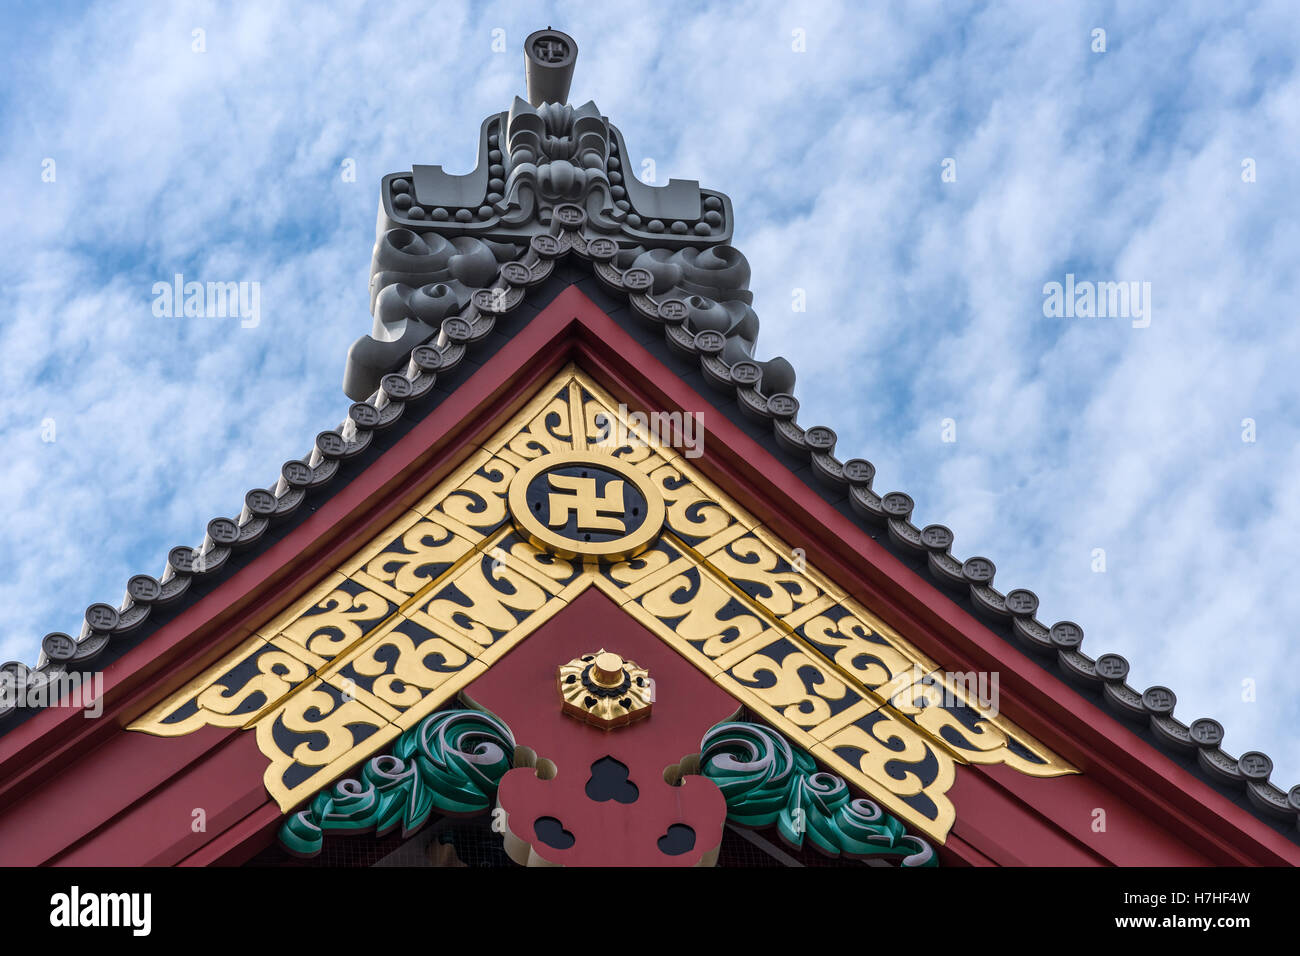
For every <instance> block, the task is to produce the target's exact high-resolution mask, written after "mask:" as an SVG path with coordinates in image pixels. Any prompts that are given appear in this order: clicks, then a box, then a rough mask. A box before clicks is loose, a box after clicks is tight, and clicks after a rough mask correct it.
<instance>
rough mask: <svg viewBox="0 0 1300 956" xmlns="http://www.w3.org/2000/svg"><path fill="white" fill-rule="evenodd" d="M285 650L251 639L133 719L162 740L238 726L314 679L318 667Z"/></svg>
mask: <svg viewBox="0 0 1300 956" xmlns="http://www.w3.org/2000/svg"><path fill="white" fill-rule="evenodd" d="M302 656H303V655H298V654H295V653H293V652H291V651H290V650H285V648H284V646H283V640H282V639H281V640H278V641H276V642H271V641H265V640H263V639H262V638H260V637H253V638H250V639H249V640H247V641H245V642H244V644H243V645H242V646H241V647H240V648H239V649H238V650H237V651H235V652H234V653H233V654H232V655H230V656H229V657H228V658H227V659H226V660H225V661H223V662H222V663H221V664H220V665H218V666H217V668H215V671H216V672H215V673H213V672H212V671H209V672H208V673H205V674H203V675H202V676H201V677H199V678H198V679H196V680H194V681H191V682H190V684H189V685H187V686H186V688H184V689H183V690H182V691H181V692H180V693H178V694H175V695H173V696H172V697H170V698H168V699H167V700H166V701H164V702H163V703H162V704H161V705H160V706H158V707H155V708H154V709H153V710H151V711H149V712H148V713H147V714H145V715H144V716H142V717H141V718H140V719H139V721H137V728H138V729H145V728H146V727H147V728H148V729H149V732H150V733H153V734H155V735H156V736H160V737H180V736H183V735H184V734H188V733H191V732H193V731H195V730H198V729H199V728H200V727H203V726H206V725H209V724H211V725H214V726H217V727H242V726H245V725H247V724H248V723H250V722H251V721H253V720H254V719H256V718H257V715H258V714H260V713H262V712H263V711H265V710H267V709H268V708H270V707H272V706H274V705H275V704H277V703H279V702H280V700H282V699H283V698H284V697H285V696H286V695H287V694H288V693H289V692H290V691H291V690H293V689H294V688H295V687H297V686H298V685H300V684H302V683H303V682H304V681H306V680H308V679H309V678H311V677H312V676H314V675H315V673H316V670H317V665H319V664H321V663H324V662H323V661H319V660H318V661H317V665H313V664H311V663H308V662H307V661H305V660H302V659H301V657H302Z"/></svg>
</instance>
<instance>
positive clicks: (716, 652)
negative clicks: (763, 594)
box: [629, 557, 770, 673]
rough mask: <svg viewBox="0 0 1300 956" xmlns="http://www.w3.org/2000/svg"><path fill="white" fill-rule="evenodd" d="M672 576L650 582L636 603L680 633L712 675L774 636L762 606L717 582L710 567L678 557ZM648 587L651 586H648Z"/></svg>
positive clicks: (678, 639)
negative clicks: (739, 652)
mask: <svg viewBox="0 0 1300 956" xmlns="http://www.w3.org/2000/svg"><path fill="white" fill-rule="evenodd" d="M665 571H666V573H661V574H659V575H657V576H656V577H654V578H649V579H645V581H644V582H643V583H642V584H641V586H638V587H637V588H636V590H637V591H638V592H639V593H638V596H637V597H636V598H635V599H634V601H633V605H631V606H629V609H631V607H632V606H635V607H636V608H637V609H639V610H640V611H643V612H644V615H642V614H638V615H637V616H638V617H643V616H648V617H651V618H653V619H654V620H655V621H656V622H658V624H659V625H660V627H661V628H662V629H664V630H666V631H668V632H670V633H671V634H673V635H674V638H675V641H674V643H675V644H676V645H677V646H678V649H679V650H682V651H683V652H684V653H686V656H688V657H690V658H691V659H692V660H693V661H694V662H695V664H696V665H697V666H699V667H701V669H703V670H705V671H709V672H711V673H715V672H718V671H720V670H722V669H723V667H724V665H725V661H726V660H729V659H730V658H732V657H733V656H734V655H735V652H736V651H737V649H741V648H745V647H748V646H750V645H752V644H753V643H754V642H755V640H756V639H758V638H760V636H761V635H763V634H765V633H769V632H770V628H769V623H768V621H767V620H766V619H765V618H764V616H763V614H762V613H761V611H760V610H759V609H758V608H755V607H754V606H753V605H751V604H749V603H748V602H746V601H745V600H744V599H743V598H742V597H740V596H738V595H737V594H736V593H735V592H734V591H733V590H732V589H731V588H729V587H727V586H726V584H725V583H724V582H722V581H720V580H719V579H718V578H716V577H715V576H714V575H713V574H712V573H711V572H710V571H709V569H708V568H706V567H704V566H702V565H699V564H695V563H692V562H691V561H690V559H688V558H685V557H682V558H678V559H677V561H676V562H673V563H671V564H669V565H667V566H666V568H665ZM647 585H648V586H647Z"/></svg>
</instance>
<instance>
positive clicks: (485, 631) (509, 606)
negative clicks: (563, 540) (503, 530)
mask: <svg viewBox="0 0 1300 956" xmlns="http://www.w3.org/2000/svg"><path fill="white" fill-rule="evenodd" d="M559 590H560V588H559V587H558V586H555V585H550V586H549V587H548V586H545V585H543V584H540V583H538V581H536V580H535V579H533V578H532V577H529V576H528V575H527V574H525V573H523V571H521V570H519V569H518V568H517V567H516V566H515V565H514V563H513V562H512V561H509V560H505V561H503V560H501V559H500V558H497V557H493V555H492V554H491V553H490V552H482V551H480V552H479V553H478V554H477V555H476V557H475V559H474V560H472V561H470V562H468V563H467V564H465V565H463V566H462V567H461V568H460V569H459V570H458V571H456V572H454V573H453V574H452V575H451V576H450V577H449V578H448V580H447V581H446V582H445V583H443V584H441V585H440V586H438V587H436V588H435V589H434V590H433V591H432V592H431V595H430V597H429V598H428V600H426V601H424V602H423V603H421V604H418V605H417V606H416V608H415V609H414V610H412V611H411V613H410V615H409V616H410V617H411V618H412V619H413V620H415V621H417V622H419V623H421V624H424V625H425V626H427V627H429V628H430V629H431V630H434V631H437V632H439V633H442V634H444V635H446V636H447V638H448V639H449V640H453V641H455V642H456V643H457V644H459V645H460V646H461V647H462V648H464V649H465V650H467V651H470V652H472V653H474V654H475V655H476V656H477V657H478V658H479V659H481V660H484V661H485V662H486V661H491V660H495V659H496V658H497V657H499V656H500V654H502V653H504V652H505V650H508V649H509V646H512V645H509V644H505V645H502V646H501V647H497V646H496V645H498V643H500V642H501V641H502V639H503V638H505V637H507V636H508V635H512V634H514V633H515V632H516V631H517V630H518V629H519V628H520V627H521V626H522V625H523V624H524V623H525V622H526V621H527V620H528V619H529V618H530V617H531V616H532V615H533V614H535V613H536V612H538V611H540V610H542V609H543V607H545V606H546V605H547V604H552V603H553V604H556V605H559V604H563V603H564V602H563V601H562V600H561V599H560V598H559V596H558V594H559ZM553 610H558V607H557V608H554V609H553ZM489 650H491V651H492V653H488V652H489Z"/></svg>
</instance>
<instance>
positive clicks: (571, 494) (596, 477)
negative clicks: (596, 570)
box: [507, 452, 664, 561]
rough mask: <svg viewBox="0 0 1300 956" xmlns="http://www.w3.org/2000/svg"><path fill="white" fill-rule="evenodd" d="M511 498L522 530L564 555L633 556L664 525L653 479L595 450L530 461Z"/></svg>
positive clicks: (610, 558)
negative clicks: (594, 451)
mask: <svg viewBox="0 0 1300 956" xmlns="http://www.w3.org/2000/svg"><path fill="white" fill-rule="evenodd" d="M507 500H508V502H509V505H510V514H511V516H512V517H513V518H514V521H515V525H516V527H518V528H519V530H520V532H522V533H523V534H524V535H526V536H527V537H528V540H530V541H531V542H532V543H533V544H534V545H536V546H537V547H539V548H543V549H545V550H547V551H550V552H551V553H553V554H557V555H559V556H560V557H563V558H579V557H584V558H601V559H604V560H607V561H622V560H624V559H626V558H630V557H634V556H635V555H638V554H640V553H641V552H642V551H644V550H645V549H646V548H648V547H650V545H651V544H652V543H654V540H655V539H656V538H657V537H658V536H659V531H660V529H661V528H662V527H663V523H664V499H663V496H662V495H661V494H660V493H659V491H658V489H657V488H655V486H654V484H653V483H652V482H651V481H650V479H649V477H648V476H646V475H645V474H643V473H642V472H640V471H638V470H637V469H636V468H634V467H632V466H631V465H629V464H627V463H626V462H624V461H620V460H619V459H617V458H614V457H613V456H612V455H602V454H597V453H593V452H567V453H564V454H558V455H544V456H542V457H541V458H539V459H537V460H536V461H533V462H530V463H529V464H528V465H526V466H525V467H524V468H521V469H520V470H519V473H518V474H516V475H515V477H514V479H513V480H512V481H511V482H510V490H509V494H508V498H507Z"/></svg>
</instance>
